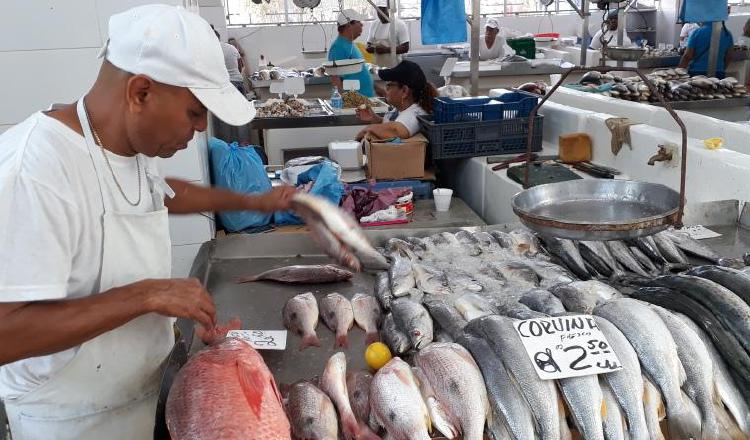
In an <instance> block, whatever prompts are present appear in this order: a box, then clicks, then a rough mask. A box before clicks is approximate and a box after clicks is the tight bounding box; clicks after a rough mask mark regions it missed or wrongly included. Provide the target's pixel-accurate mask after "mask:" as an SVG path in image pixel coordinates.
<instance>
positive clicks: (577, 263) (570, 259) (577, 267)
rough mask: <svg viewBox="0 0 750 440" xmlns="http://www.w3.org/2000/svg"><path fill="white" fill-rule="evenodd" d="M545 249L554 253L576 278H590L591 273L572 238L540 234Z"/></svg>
mask: <svg viewBox="0 0 750 440" xmlns="http://www.w3.org/2000/svg"><path fill="white" fill-rule="evenodd" d="M542 241H543V242H544V245H545V247H546V248H547V250H548V251H549V252H550V253H552V254H553V255H555V256H556V257H557V258H559V259H560V260H562V262H563V263H564V264H565V265H566V266H567V267H568V269H570V270H571V271H572V272H573V273H574V274H576V276H578V278H580V279H582V280H588V279H590V278H591V274H590V273H589V271H588V269H586V264H585V263H584V261H583V257H582V256H581V251H579V250H578V245H576V243H575V242H573V241H572V240H568V239H564V238H556V237H549V236H542Z"/></svg>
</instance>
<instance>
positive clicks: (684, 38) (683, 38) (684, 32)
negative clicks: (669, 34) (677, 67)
mask: <svg viewBox="0 0 750 440" xmlns="http://www.w3.org/2000/svg"><path fill="white" fill-rule="evenodd" d="M699 27H701V25H700V23H685V24H683V25H682V29H681V30H680V48H683V49H684V48H686V47H687V42H688V38H690V34H692V33H693V32H694V31H695V30H696V29H698V28H699Z"/></svg>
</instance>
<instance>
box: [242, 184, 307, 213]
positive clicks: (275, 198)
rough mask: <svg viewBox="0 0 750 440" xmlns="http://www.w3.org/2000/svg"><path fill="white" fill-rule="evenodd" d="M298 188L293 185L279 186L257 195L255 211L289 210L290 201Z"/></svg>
mask: <svg viewBox="0 0 750 440" xmlns="http://www.w3.org/2000/svg"><path fill="white" fill-rule="evenodd" d="M296 192H297V189H296V188H295V187H293V186H277V187H275V188H274V189H272V190H271V191H269V192H267V193H265V194H261V195H259V196H255V197H254V198H255V200H254V206H255V207H254V208H253V210H255V211H261V212H276V211H287V210H289V202H290V201H291V199H292V196H293V195H294V193H296Z"/></svg>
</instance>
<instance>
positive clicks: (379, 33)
mask: <svg viewBox="0 0 750 440" xmlns="http://www.w3.org/2000/svg"><path fill="white" fill-rule="evenodd" d="M375 5H377V9H378V11H380V13H378V16H377V18H378V19H377V20H375V21H374V22H373V24H372V27H370V34H369V36H368V37H367V51H368V52H370V53H371V54H375V64H377V65H378V66H380V67H393V66H394V64H392V63H391V40H390V34H391V23H390V22H389V21H388V0H377V1H376V2H375ZM381 14H382V15H381ZM394 21H395V24H396V64H398V63H400V62H401V60H402V59H403V57H402V56H401V55H402V54H405V53H407V52H409V39H410V38H409V28H408V27H407V26H406V23H404V21H403V20H400V19H398V18H396V19H395V20H394Z"/></svg>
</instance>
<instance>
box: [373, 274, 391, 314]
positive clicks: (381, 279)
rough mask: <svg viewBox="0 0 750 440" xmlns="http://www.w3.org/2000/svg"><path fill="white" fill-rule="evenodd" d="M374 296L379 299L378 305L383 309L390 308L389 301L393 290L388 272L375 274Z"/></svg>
mask: <svg viewBox="0 0 750 440" xmlns="http://www.w3.org/2000/svg"><path fill="white" fill-rule="evenodd" d="M373 290H374V293H375V297H376V298H377V299H378V300H379V301H380V305H381V306H383V308H384V309H386V310H390V308H391V301H393V291H392V290H391V283H390V280H389V279H388V272H384V271H381V272H378V273H377V274H376V275H375V285H374V289H373Z"/></svg>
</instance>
